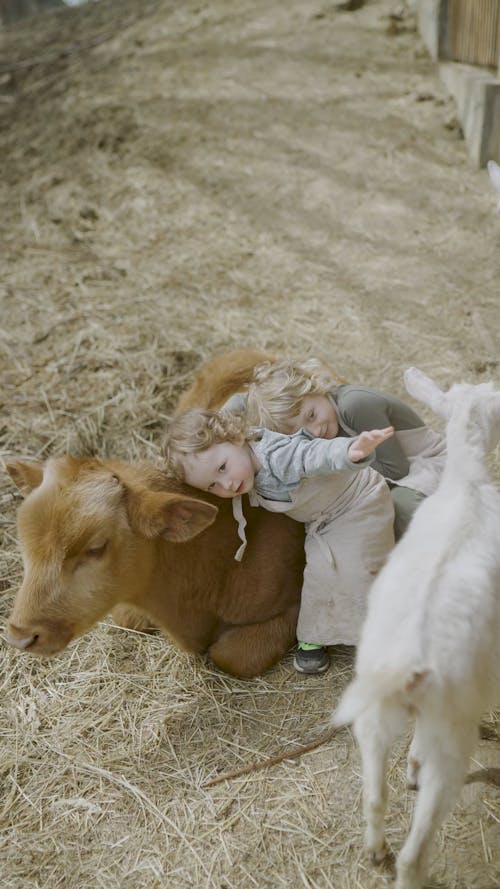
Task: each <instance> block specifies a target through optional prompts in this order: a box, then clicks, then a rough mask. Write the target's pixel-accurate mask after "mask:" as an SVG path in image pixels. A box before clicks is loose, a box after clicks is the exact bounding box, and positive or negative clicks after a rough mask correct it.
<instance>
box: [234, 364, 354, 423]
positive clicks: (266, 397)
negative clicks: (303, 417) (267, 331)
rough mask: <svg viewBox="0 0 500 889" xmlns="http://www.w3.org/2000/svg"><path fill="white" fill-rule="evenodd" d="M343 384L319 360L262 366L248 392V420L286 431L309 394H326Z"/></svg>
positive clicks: (258, 368) (260, 365)
mask: <svg viewBox="0 0 500 889" xmlns="http://www.w3.org/2000/svg"><path fill="white" fill-rule="evenodd" d="M339 383H340V380H339V378H338V377H335V374H334V372H333V371H332V370H330V368H328V367H327V365H325V364H322V362H321V361H318V360H317V359H316V358H308V359H306V360H305V361H292V360H285V361H278V362H275V363H271V362H266V363H264V364H259V365H258V366H257V367H256V368H255V371H254V375H253V382H252V383H251V385H250V387H249V389H248V401H247V420H248V422H249V423H251V424H252V425H255V426H265V427H266V429H271V430H273V431H274V432H283V431H285V430H286V428H287V424H288V422H289V421H290V420H291V419H292V418H293V417H296V416H297V415H298V414H299V413H300V409H301V406H302V401H303V399H304V398H305V397H306V395H326V394H327V392H332V391H333V392H334V391H335V390H336V389H337V387H338V385H339Z"/></svg>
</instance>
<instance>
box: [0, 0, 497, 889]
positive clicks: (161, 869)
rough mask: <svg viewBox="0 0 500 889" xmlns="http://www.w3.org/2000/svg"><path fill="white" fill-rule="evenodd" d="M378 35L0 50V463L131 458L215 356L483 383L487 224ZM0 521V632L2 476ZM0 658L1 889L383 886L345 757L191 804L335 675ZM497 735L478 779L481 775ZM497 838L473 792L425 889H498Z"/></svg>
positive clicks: (339, 21) (396, 798)
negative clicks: (249, 675) (242, 677)
mask: <svg viewBox="0 0 500 889" xmlns="http://www.w3.org/2000/svg"><path fill="white" fill-rule="evenodd" d="M394 11H395V9H394V6H393V4H391V2H385V0H380V2H376V0H372V2H369V3H367V5H366V6H365V7H364V8H363V9H360V10H359V11H358V12H356V13H352V14H350V13H340V12H336V10H335V8H334V5H333V4H331V3H324V2H319V0H318V2H310V0H290V2H288V3H282V2H280V0H251V2H250V0H212V2H211V3H200V2H195V0H185V2H182V3H178V2H164V3H154V2H144V3H141V4H137V3H134V2H131V0H122V2H120V3H118V2H108V0H103V2H100V3H97V4H93V3H90V4H89V5H87V6H84V7H80V8H78V9H72V10H65V11H62V12H57V13H51V14H47V15H45V16H41V17H37V18H33V19H29V20H25V21H24V22H22V23H20V24H18V25H17V26H16V27H12V28H10V29H4V30H3V31H2V32H0V42H1V46H2V69H1V70H0V156H1V158H2V176H1V180H0V200H1V206H2V214H1V219H0V229H1V231H0V238H1V243H2V279H1V282H0V293H1V303H2V331H1V338H0V354H1V366H2V391H1V398H2V401H3V405H2V421H1V424H0V426H1V436H2V440H1V447H2V453H4V454H25V455H29V456H39V457H45V456H47V455H49V454H60V453H62V452H64V451H66V450H67V449H71V450H72V451H74V452H87V451H89V450H94V451H96V452H97V453H99V454H115V455H120V456H123V457H128V458H132V459H135V458H139V457H150V458H153V459H157V458H158V454H159V450H158V445H159V440H160V434H161V428H162V426H163V424H164V422H165V419H166V418H167V417H168V415H169V413H170V412H171V410H172V407H173V405H174V404H175V400H176V398H177V396H178V394H179V393H180V392H181V391H182V389H184V388H185V387H186V386H187V385H188V384H189V382H190V380H191V379H192V375H193V372H194V370H195V368H196V367H197V366H198V365H199V363H200V362H201V361H203V360H204V359H206V358H207V357H209V356H210V355H212V354H213V353H215V352H219V351H222V350H224V349H227V348H233V347H238V346H249V345H258V346H260V347H264V348H266V349H271V350H275V351H277V352H284V351H286V352H292V353H296V354H300V353H312V354H317V355H320V356H324V357H325V358H328V359H329V360H330V361H331V362H332V363H333V364H334V365H335V366H336V367H337V369H338V370H339V372H340V373H342V374H344V375H345V376H346V377H348V378H349V379H351V380H359V381H362V382H365V383H368V384H375V385H377V384H378V385H383V386H384V387H385V388H387V389H389V390H394V391H396V392H399V393H401V392H402V383H401V374H402V370H403V369H404V367H405V366H407V365H408V364H410V363H414V364H418V365H420V366H422V367H423V368H425V369H426V370H428V371H429V372H431V373H434V374H436V375H437V377H438V378H439V379H440V380H442V381H443V383H446V382H451V381H452V380H453V379H455V378H459V377H462V378H467V379H470V380H478V381H479V380H483V379H487V378H490V377H491V378H494V379H496V380H497V382H498V381H499V368H498V356H499V340H498V321H499V309H498V293H499V268H498V246H499V241H500V228H499V226H500V221H499V219H498V217H496V216H495V215H494V197H493V195H492V194H491V192H490V190H489V187H488V182H487V177H486V174H485V173H484V171H482V172H476V171H473V170H472V169H471V168H470V165H469V164H468V161H467V158H466V151H465V147H464V143H463V141H461V139H460V134H459V132H458V129H457V126H456V122H454V120H453V104H452V103H451V101H450V100H449V98H448V97H447V96H446V94H445V93H444V91H443V88H442V86H441V85H440V82H439V80H438V79H437V75H436V69H435V66H434V65H433V64H432V63H431V61H430V60H429V58H428V56H427V54H426V52H425V51H424V49H423V47H422V44H421V42H420V39H419V37H418V35H417V34H416V32H415V29H414V23H413V20H412V18H411V15H410V14H409V13H408V11H405V9H404V7H403V8H402V10H401V15H399V17H398V16H396V17H393V18H390V17H389V14H390V13H391V12H394ZM498 469H499V466H498V460H497V462H496V464H495V470H496V471H497V473H498ZM498 474H499V475H500V473H498ZM0 497H1V503H2V514H1V519H0V531H1V535H2V550H1V562H0V583H1V585H2V590H3V593H4V595H3V599H2V612H3V614H4V615H6V614H7V613H8V611H9V608H10V604H11V601H12V597H13V595H14V592H15V590H16V588H17V586H18V584H19V581H20V577H21V565H20V558H19V555H18V552H17V548H16V543H15V529H14V511H15V506H16V496H15V495H14V494H13V493H12V490H11V487H10V485H9V483H8V481H7V479H6V478H5V476H3V477H2V480H1V489H0ZM1 657H2V669H3V672H2V676H3V680H2V709H1V759H0V774H1V787H2V792H3V799H2V803H1V806H0V808H1V832H0V845H1V851H0V856H1V861H2V868H1V870H2V878H1V882H2V887H9V889H14V887H16V889H17V887H21V886H23V887H33V889H34V887H37V889H42V887H50V889H56V887H65V889H66V887H71V889H84V887H85V889H87V887H89V886H92V887H94V886H95V887H106V889H112V887H126V889H142V887H148V889H149V887H160V886H161V887H165V886H174V885H175V886H177V887H179V889H184V887H189V886H194V887H206V889H215V887H217V889H232V887H238V889H240V887H242V889H250V887H259V889H260V887H264V886H273V887H287V889H288V887H294V889H295V887H310V889H320V887H321V889H324V887H334V889H372V887H384V886H389V885H390V875H389V874H388V873H386V872H384V870H381V871H373V870H372V869H371V868H370V867H369V866H366V865H365V863H364V860H363V857H362V852H361V831H362V824H361V815H360V806H359V802H360V780H359V760H358V755H357V751H356V749H355V747H354V745H353V742H352V738H351V737H350V735H349V733H348V732H342V733H340V734H339V735H338V737H337V738H336V739H335V740H334V741H331V742H330V743H328V744H327V745H325V746H324V747H322V748H319V749H318V750H316V751H314V752H313V753H310V754H308V755H307V756H304V757H302V758H299V759H297V760H295V761H293V762H292V761H290V762H288V763H287V762H285V763H283V764H280V765H278V766H275V767H273V768H271V769H268V770H263V771H260V772H256V773H254V774H250V775H249V776H246V777H242V778H238V779H235V780H234V781H232V782H226V783H222V784H219V785H217V786H214V787H213V788H211V789H207V788H204V787H203V784H204V782H205V781H207V780H208V779H210V778H211V777H214V776H215V775H216V774H218V773H219V772H225V771H227V770H230V769H235V768H238V767H239V766H242V765H245V764H247V763H249V762H252V761H258V760H260V759H261V758H263V757H266V756H272V755H273V754H274V753H276V752H277V751H279V750H284V749H292V748H293V747H294V746H295V745H296V744H298V743H301V742H304V741H308V740H311V739H313V738H314V737H315V736H316V735H317V732H318V730H319V727H320V725H321V723H322V721H324V719H325V718H326V717H327V715H328V714H329V712H330V709H331V707H332V705H333V702H334V699H336V697H337V696H338V693H339V691H340V689H341V688H342V687H343V686H344V685H345V683H346V681H347V679H348V677H349V675H350V671H351V667H352V653H351V652H350V651H349V650H338V651H337V652H336V653H335V656H334V662H333V668H332V669H331V671H330V672H329V673H328V674H327V675H326V676H324V677H317V678H311V679H304V678H301V677H300V676H298V675H297V674H295V673H294V671H293V668H292V665H291V662H290V660H287V661H285V662H284V663H282V664H281V665H280V666H279V667H278V668H277V669H275V670H274V671H273V672H272V673H270V674H269V675H267V676H265V677H263V678H261V679H258V680H255V681H253V682H239V681H237V680H233V679H230V678H229V677H226V676H223V675H221V674H219V673H217V672H215V671H214V670H213V669H211V667H210V665H206V664H204V663H202V662H199V661H196V660H193V659H191V658H190V657H188V656H186V655H185V654H183V653H180V652H178V651H176V650H175V649H174V648H173V647H172V646H171V645H170V643H169V642H168V641H166V640H164V639H163V638H160V637H157V636H145V635H141V634H138V633H133V632H125V631H123V630H121V629H119V628H116V627H114V626H112V625H111V624H110V623H109V622H105V623H104V624H103V625H101V626H99V627H98V628H97V629H95V630H94V631H93V632H91V633H89V634H88V635H87V636H86V637H85V638H83V639H81V640H79V641H78V642H77V643H76V644H73V645H72V646H71V648H70V650H69V651H68V652H67V653H66V654H64V655H63V656H60V657H57V658H55V659H54V660H51V661H36V660H30V659H29V658H23V657H21V656H18V655H17V654H16V653H12V652H10V651H7V650H5V648H4V649H2V652H1ZM495 716H496V714H494V713H493V714H490V715H489V717H487V720H488V722H489V728H490V739H489V740H485V741H482V742H481V743H480V745H479V747H478V750H477V753H476V760H475V764H473V766H472V767H473V768H475V770H476V772H478V771H480V770H481V769H483V768H485V767H488V766H489V767H491V768H492V769H493V768H494V767H495V766H497V767H498V765H500V763H499V759H498V720H497V719H495ZM404 753H405V746H404V744H403V745H402V746H401V747H400V748H399V750H398V751H397V752H396V755H395V758H394V759H393V761H392V765H391V788H392V798H391V806H390V812H389V818H388V829H389V839H390V841H391V843H392V844H393V846H394V848H395V849H398V848H399V847H400V844H401V841H402V838H403V836H404V834H405V831H406V827H407V823H408V818H409V814H410V810H411V795H409V794H407V793H406V792H405V790H404ZM490 774H494V772H493V771H492V772H491V773H490ZM476 777H477V776H476ZM479 777H481V774H479ZM499 820H500V809H499V796H498V790H497V789H496V788H495V787H494V786H493V785H492V784H488V783H485V782H482V781H476V782H474V783H473V784H471V785H470V786H468V787H467V788H466V789H465V791H464V793H463V795H462V801H461V804H460V805H459V806H458V807H457V808H456V809H455V811H454V813H453V815H452V817H451V818H450V819H449V820H448V821H447V823H446V826H445V828H444V829H443V831H442V832H441V834H440V838H439V856H438V858H437V860H436V862H435V864H434V866H433V869H432V873H433V877H434V880H435V882H431V884H430V885H432V886H436V887H437V886H447V887H456V889H459V887H460V889H492V887H493V886H494V885H497V884H498V879H499V872H498V836H499V834H498V823H499Z"/></svg>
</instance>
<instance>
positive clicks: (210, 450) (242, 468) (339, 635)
mask: <svg viewBox="0 0 500 889" xmlns="http://www.w3.org/2000/svg"><path fill="white" fill-rule="evenodd" d="M393 432H394V430H393V429H392V427H391V426H389V427H387V428H384V429H371V430H365V431H364V432H362V433H361V434H360V435H358V436H355V437H335V438H332V439H330V440H327V439H324V438H314V437H313V436H312V435H310V434H308V433H307V432H304V431H299V432H297V433H295V434H292V435H287V434H281V433H277V432H273V431H271V430H269V429H265V428H251V427H248V425H247V423H246V420H245V419H244V417H242V416H238V415H233V414H232V413H230V412H228V411H219V412H217V411H208V410H201V409H200V410H197V409H194V410H190V411H186V412H185V413H183V414H180V415H178V416H177V417H176V418H174V420H173V421H172V423H171V424H170V426H169V428H168V429H167V433H166V436H165V441H164V454H165V458H166V461H167V467H168V469H169V471H170V472H171V473H172V474H173V475H175V476H176V477H177V478H179V479H181V480H182V481H185V482H187V483H188V484H190V485H192V486H193V487H195V488H199V489H200V490H205V491H211V492H212V493H214V494H216V495H217V496H219V497H231V498H233V508H234V513H235V517H236V518H237V519H238V523H239V534H240V537H241V538H242V539H243V540H244V524H245V520H244V518H243V512H242V507H241V495H242V494H249V496H250V502H251V503H252V505H255V506H257V505H260V506H263V507H264V508H265V509H268V510H270V511H273V512H283V513H287V514H288V515H289V516H290V517H291V518H293V519H295V520H297V521H299V522H303V523H304V524H305V528H306V540H305V551H306V567H305V571H304V584H303V589H302V605H303V607H305V603H307V606H306V607H307V612H308V613H309V615H310V618H309V619H308V627H307V631H308V635H307V636H305V635H300V633H301V630H300V623H299V629H298V633H299V639H301V640H306V641H304V642H302V643H301V646H300V647H299V649H298V650H297V652H296V655H295V659H294V664H295V667H296V669H297V670H299V672H304V673H319V672H323V671H324V670H326V669H327V668H328V663H329V660H328V655H327V652H326V650H325V648H324V646H325V645H330V644H336V643H343V644H346V645H354V644H356V643H357V641H358V638H359V633H360V630H361V625H362V623H363V620H364V617H365V612H366V598H367V594H368V589H369V587H370V585H371V583H372V581H373V578H374V576H375V574H376V573H377V572H378V570H379V569H380V567H381V566H382V564H383V562H384V560H385V558H386V556H387V554H388V552H389V551H390V550H391V548H392V546H393V545H394V534H393V522H394V509H393V506H392V501H391V497H390V494H389V491H388V488H387V486H386V484H385V482H384V480H383V479H382V477H381V476H380V474H379V473H378V472H375V471H374V470H372V469H371V468H370V464H371V462H372V461H373V452H374V450H375V448H376V447H377V445H380V444H381V443H382V442H384V441H386V440H388V439H389V438H390V437H391V436H392V434H393ZM244 545H245V544H244V543H243V545H242V547H240V550H239V551H238V554H237V557H240V558H241V557H242V555H243V551H244ZM301 613H302V608H301ZM308 639H313V640H314V641H313V642H308V641H307V640H308Z"/></svg>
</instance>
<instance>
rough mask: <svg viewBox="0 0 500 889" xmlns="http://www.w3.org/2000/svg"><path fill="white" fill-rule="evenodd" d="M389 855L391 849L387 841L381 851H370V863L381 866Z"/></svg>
mask: <svg viewBox="0 0 500 889" xmlns="http://www.w3.org/2000/svg"><path fill="white" fill-rule="evenodd" d="M388 854H389V849H388V846H387V843H386V842H385V840H384V842H383V844H382V846H381V847H380V849H369V850H368V855H369V856H370V861H371V863H372V864H381V863H382V862H383V861H385V860H386V858H387V855H388Z"/></svg>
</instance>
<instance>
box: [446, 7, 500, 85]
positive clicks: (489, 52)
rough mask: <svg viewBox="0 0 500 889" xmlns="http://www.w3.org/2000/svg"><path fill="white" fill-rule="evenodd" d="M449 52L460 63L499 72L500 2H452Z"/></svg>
mask: <svg viewBox="0 0 500 889" xmlns="http://www.w3.org/2000/svg"><path fill="white" fill-rule="evenodd" d="M447 24H448V27H447V32H448V33H447V43H448V46H447V50H448V53H447V54H448V57H449V58H450V59H453V60H454V61H456V62H466V63H468V64H470V65H484V66H491V67H494V68H497V66H498V65H499V63H500V0H448V23H447Z"/></svg>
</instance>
